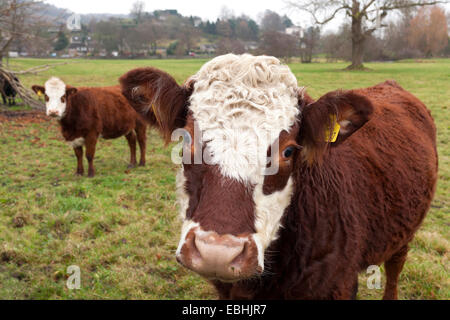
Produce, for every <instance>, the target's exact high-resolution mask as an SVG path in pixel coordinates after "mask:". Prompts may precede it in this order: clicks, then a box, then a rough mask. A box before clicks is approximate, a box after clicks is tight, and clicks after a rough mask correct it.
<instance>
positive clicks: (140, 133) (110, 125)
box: [32, 78, 147, 177]
mask: <svg viewBox="0 0 450 320" xmlns="http://www.w3.org/2000/svg"><path fill="white" fill-rule="evenodd" d="M32 88H33V91H34V92H36V93H37V94H39V95H45V101H46V109H47V115H48V116H50V117H55V118H57V119H58V120H59V123H60V125H61V131H62V134H63V136H64V139H65V140H66V141H67V142H68V143H69V144H70V145H71V146H72V147H73V149H74V151H75V155H76V156H77V160H78V167H77V172H76V174H77V175H83V174H84V168H83V146H85V147H86V158H87V160H88V162H89V171H88V175H89V177H93V176H94V175H95V169H94V155H95V149H96V145H97V141H98V138H99V137H100V136H101V137H102V138H104V139H116V138H119V137H121V136H125V137H126V138H127V140H128V144H129V146H130V152H131V160H130V165H129V168H132V167H135V166H136V138H137V141H138V142H139V147H140V149H141V159H140V162H139V165H140V166H144V165H145V149H146V130H147V124H146V122H145V121H144V120H143V119H141V117H140V116H139V115H138V114H137V113H136V111H134V109H133V108H131V106H130V105H129V103H128V101H127V99H125V97H124V96H123V95H122V93H121V90H120V87H119V86H115V87H104V88H75V87H71V86H66V84H65V83H64V82H63V81H61V80H60V79H58V78H51V79H50V80H48V81H47V82H46V84H45V87H42V86H37V85H35V86H33V87H32Z"/></svg>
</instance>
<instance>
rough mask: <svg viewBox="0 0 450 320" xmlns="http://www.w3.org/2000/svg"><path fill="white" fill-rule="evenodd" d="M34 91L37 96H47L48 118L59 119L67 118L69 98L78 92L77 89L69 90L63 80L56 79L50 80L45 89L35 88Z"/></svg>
mask: <svg viewBox="0 0 450 320" xmlns="http://www.w3.org/2000/svg"><path fill="white" fill-rule="evenodd" d="M33 90H34V91H35V92H36V93H37V94H44V95H45V104H46V111H47V116H50V117H55V118H57V119H62V118H63V117H64V116H65V113H66V107H67V98H68V97H69V95H70V94H73V93H75V92H76V91H77V89H76V88H72V87H70V88H68V87H67V86H66V84H65V83H64V82H63V81H62V80H61V79H59V78H55V77H52V78H50V79H49V80H48V81H47V82H46V83H45V87H41V86H33Z"/></svg>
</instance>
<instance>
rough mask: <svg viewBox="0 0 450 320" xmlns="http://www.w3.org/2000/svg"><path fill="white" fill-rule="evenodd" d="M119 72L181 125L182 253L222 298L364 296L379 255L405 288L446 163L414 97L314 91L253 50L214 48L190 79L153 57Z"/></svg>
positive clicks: (390, 89)
mask: <svg viewBox="0 0 450 320" xmlns="http://www.w3.org/2000/svg"><path fill="white" fill-rule="evenodd" d="M120 81H121V84H122V88H123V93H124V95H125V96H126V97H127V98H128V99H129V101H130V103H131V105H132V106H133V107H134V108H135V109H136V110H137V111H138V112H140V113H141V114H143V115H144V116H145V114H146V113H147V111H148V109H149V106H150V105H153V106H154V109H155V110H156V111H157V113H158V115H159V119H160V122H161V123H162V124H163V125H162V127H163V128H165V136H166V138H168V139H170V136H171V134H172V131H173V130H175V129H177V128H180V127H184V132H185V133H184V135H185V136H186V137H187V138H186V139H185V146H184V148H183V152H184V153H185V154H184V155H183V166H182V168H181V170H180V172H179V174H178V176H177V189H178V190H177V198H178V202H179V206H180V214H181V217H182V219H183V221H184V224H183V228H182V233H181V240H180V244H179V247H178V250H177V254H176V256H177V260H178V261H179V262H180V263H181V264H182V265H184V266H186V267H187V268H189V269H191V270H193V271H195V272H197V273H199V274H200V275H202V276H204V277H205V278H207V279H209V280H210V281H211V282H212V283H213V284H214V286H215V287H216V288H217V290H218V292H219V295H220V298H223V299H351V298H356V294H357V290H358V273H360V272H362V271H366V269H367V268H368V267H369V266H371V265H380V264H382V263H384V264H385V269H386V275H387V283H386V287H385V293H384V299H396V298H397V283H398V279H399V275H400V272H401V270H402V268H403V265H404V262H405V260H406V256H407V252H408V244H409V242H411V240H412V239H413V237H414V234H415V232H416V231H417V230H418V228H419V226H420V225H421V223H422V221H423V219H424V218H425V215H426V213H427V211H428V210H429V208H430V204H431V201H432V198H433V195H434V192H435V186H436V181H437V171H438V156H437V151H436V128H435V125H434V122H433V119H432V117H431V115H430V112H429V111H428V110H427V108H426V106H425V105H424V104H423V103H422V102H421V101H419V100H418V99H417V98H416V97H414V96H413V95H412V94H410V93H409V92H407V91H405V90H404V89H402V88H401V87H400V86H399V85H398V84H396V83H395V82H393V81H387V82H385V83H382V84H379V85H376V86H374V87H371V88H367V89H359V90H350V91H336V92H330V93H328V94H326V95H325V96H323V97H322V98H320V99H319V100H317V101H314V100H313V99H311V98H310V97H309V96H308V95H307V94H306V92H305V89H304V88H301V87H298V84H297V79H296V77H295V76H294V75H293V74H292V72H291V71H290V70H289V68H288V67H287V66H284V65H282V64H280V62H279V61H278V59H276V58H273V57H265V56H261V57H253V56H250V55H242V56H236V55H226V56H221V57H217V58H215V59H213V60H212V61H210V62H208V63H207V64H205V65H204V66H203V67H202V69H201V70H200V71H199V72H198V73H197V74H196V75H194V76H193V77H191V79H190V81H189V82H188V83H189V85H188V86H179V85H178V84H177V83H176V82H175V81H174V79H173V78H172V77H170V76H169V75H167V74H166V73H164V72H162V71H159V70H157V69H153V68H141V69H136V70H133V71H130V72H129V73H127V74H126V75H124V76H123V77H122V78H121V79H120ZM149 120H150V121H151V120H152V119H149ZM268 155H271V157H270V158H269V159H268ZM195 158H197V159H201V160H202V161H201V162H200V163H198V162H193V161H192V160H193V159H195ZM274 166H275V167H276V168H277V170H276V171H272V170H271V169H272V167H274Z"/></svg>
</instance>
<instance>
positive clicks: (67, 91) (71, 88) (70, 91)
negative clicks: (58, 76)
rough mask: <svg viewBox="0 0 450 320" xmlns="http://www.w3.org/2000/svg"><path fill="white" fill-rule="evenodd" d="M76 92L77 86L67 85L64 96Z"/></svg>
mask: <svg viewBox="0 0 450 320" xmlns="http://www.w3.org/2000/svg"><path fill="white" fill-rule="evenodd" d="M77 92H78V89H77V88H74V87H67V89H66V96H67V98H68V97H70V96H71V95H73V94H75V93H77Z"/></svg>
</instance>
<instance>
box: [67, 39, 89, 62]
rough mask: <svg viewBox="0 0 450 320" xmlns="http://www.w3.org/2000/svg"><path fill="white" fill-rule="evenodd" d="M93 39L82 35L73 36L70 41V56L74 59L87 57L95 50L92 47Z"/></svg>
mask: <svg viewBox="0 0 450 320" xmlns="http://www.w3.org/2000/svg"><path fill="white" fill-rule="evenodd" d="M91 42H92V37H90V36H84V37H82V36H81V35H73V36H71V37H70V39H69V47H68V49H69V55H70V56H72V57H75V56H85V55H87V54H88V53H89V52H92V51H93V50H94V48H93V46H91Z"/></svg>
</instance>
